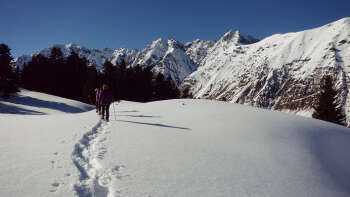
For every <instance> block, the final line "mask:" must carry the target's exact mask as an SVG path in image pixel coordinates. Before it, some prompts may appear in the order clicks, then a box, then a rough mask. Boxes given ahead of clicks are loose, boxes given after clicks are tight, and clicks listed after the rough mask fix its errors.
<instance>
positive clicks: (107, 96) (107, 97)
mask: <svg viewBox="0 0 350 197" xmlns="http://www.w3.org/2000/svg"><path fill="white" fill-rule="evenodd" d="M112 102H113V95H112V92H111V91H109V90H102V91H101V95H100V96H99V103H100V104H101V105H109V104H111V103H112Z"/></svg>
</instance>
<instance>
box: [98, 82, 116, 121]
mask: <svg viewBox="0 0 350 197" xmlns="http://www.w3.org/2000/svg"><path fill="white" fill-rule="evenodd" d="M99 101H100V105H101V107H102V119H105V120H106V121H109V106H110V105H111V103H112V102H113V95H112V92H111V91H110V90H109V87H108V85H107V84H103V86H102V91H101V95H100V97H99ZM105 115H106V116H105Z"/></svg>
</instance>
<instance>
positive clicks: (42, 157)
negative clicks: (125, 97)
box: [0, 93, 350, 197]
mask: <svg viewBox="0 0 350 197" xmlns="http://www.w3.org/2000/svg"><path fill="white" fill-rule="evenodd" d="M31 96H32V97H33V98H37V99H39V98H38V97H41V96H43V95H41V94H37V93H31ZM37 96H38V97H37ZM45 97H46V99H48V100H51V99H58V98H56V97H50V96H49V95H47V96H45ZM41 98H42V97H41ZM42 99H43V98H42ZM62 101H63V100H60V102H62ZM67 102H68V103H66V104H67V105H68V104H69V105H71V103H69V101H67ZM28 105H30V104H28ZM74 106H75V107H79V105H75V104H74ZM114 107H115V111H116V115H117V116H114V108H113V106H112V107H111V109H110V111H111V115H112V117H111V121H110V122H108V123H106V122H101V121H100V120H99V118H98V116H97V115H96V113H95V112H94V110H93V111H89V112H83V113H75V114H73V113H70V112H67V113H63V114H62V113H52V114H50V115H35V116H34V115H21V114H16V115H6V114H4V112H1V111H0V125H1V127H0V152H1V153H2V154H0V160H1V162H0V174H1V176H0V196H7V197H12V196H29V197H30V196H80V197H82V196H84V197H86V196H109V197H111V196H269V197H271V196H272V197H273V196H276V197H277V196H287V197H288V196H293V197H294V196H315V197H316V196H317V197H318V196H330V197H331V196H332V197H334V196H339V197H341V196H344V197H345V196H349V195H350V189H349V188H350V185H349V183H350V170H349V168H348V166H349V165H350V159H349V157H348V154H347V153H348V152H347V151H346V150H349V148H350V144H349V143H348V142H349V140H350V133H349V129H347V128H345V127H340V126H337V125H334V124H330V123H326V122H322V121H318V120H313V119H309V118H303V117H298V116H291V115H287V114H283V113H279V112H272V111H266V110H263V109H258V108H251V107H247V106H243V105H237V104H230V103H224V102H218V101H208V100H169V101H160V102H152V103H145V104H139V103H131V102H125V101H123V102H121V103H119V104H118V105H115V106H114ZM37 110H44V111H41V112H43V113H47V111H46V110H45V109H44V108H42V106H38V107H37ZM57 111H59V110H57Z"/></svg>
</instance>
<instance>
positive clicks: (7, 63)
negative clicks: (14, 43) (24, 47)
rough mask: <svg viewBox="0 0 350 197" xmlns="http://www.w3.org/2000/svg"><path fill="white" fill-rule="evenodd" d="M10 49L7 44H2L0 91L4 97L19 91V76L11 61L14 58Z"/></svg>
mask: <svg viewBox="0 0 350 197" xmlns="http://www.w3.org/2000/svg"><path fill="white" fill-rule="evenodd" d="M10 50H11V49H10V48H9V47H8V46H7V45H6V44H0V93H2V95H1V96H2V97H3V98H8V97H9V96H10V94H11V93H13V92H16V91H18V76H16V72H15V69H14V67H13V65H12V63H11V61H12V59H13V58H12V56H11V53H10Z"/></svg>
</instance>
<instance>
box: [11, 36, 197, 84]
mask: <svg viewBox="0 0 350 197" xmlns="http://www.w3.org/2000/svg"><path fill="white" fill-rule="evenodd" d="M53 47H57V48H59V49H60V50H61V51H62V52H63V54H64V56H65V57H67V56H69V55H70V54H71V52H72V51H74V52H75V53H77V54H78V55H79V56H80V57H85V58H86V59H87V60H88V61H89V63H90V65H95V66H96V68H97V69H98V70H101V69H102V66H103V63H104V62H105V61H106V60H108V61H111V62H112V64H114V65H116V64H117V63H120V62H121V61H122V60H124V61H125V62H126V64H127V65H131V66H136V65H140V66H151V67H152V70H153V71H154V72H155V73H159V72H160V73H162V74H164V75H165V76H166V77H168V76H170V77H171V79H172V80H173V81H174V83H175V84H176V85H180V84H181V82H182V81H183V79H184V78H185V77H187V76H188V75H190V74H191V73H192V72H193V71H195V70H196V69H197V65H196V64H195V63H194V62H193V61H192V60H191V58H190V57H189V56H188V55H187V54H186V49H185V46H184V45H183V44H182V43H181V42H178V41H176V40H174V39H170V40H166V39H162V38H160V39H158V40H156V41H153V42H152V43H150V44H149V45H148V46H147V47H146V48H145V49H143V50H142V51H140V52H139V51H138V50H136V49H132V50H128V49H125V48H120V49H116V50H112V49H107V48H106V49H103V50H97V49H88V48H86V47H83V46H79V45H76V44H67V45H54V46H52V47H50V48H45V49H43V50H40V51H38V52H37V53H35V54H34V55H36V54H41V55H44V56H46V57H48V56H49V55H50V53H51V49H52V48H53ZM32 56H33V55H23V56H20V57H18V58H16V59H15V63H16V65H17V66H19V67H20V68H22V67H23V65H24V63H28V62H29V61H30V60H31V58H32Z"/></svg>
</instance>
